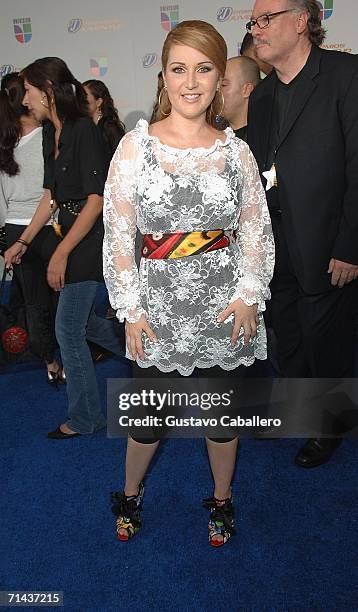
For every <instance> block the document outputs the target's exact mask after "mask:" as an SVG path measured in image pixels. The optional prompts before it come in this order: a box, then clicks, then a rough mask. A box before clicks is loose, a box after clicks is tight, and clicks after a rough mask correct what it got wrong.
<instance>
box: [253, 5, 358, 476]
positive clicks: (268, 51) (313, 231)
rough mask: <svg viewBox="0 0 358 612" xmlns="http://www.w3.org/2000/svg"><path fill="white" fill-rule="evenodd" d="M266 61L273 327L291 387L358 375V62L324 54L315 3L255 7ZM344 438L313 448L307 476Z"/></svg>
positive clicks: (311, 443) (302, 455)
mask: <svg viewBox="0 0 358 612" xmlns="http://www.w3.org/2000/svg"><path fill="white" fill-rule="evenodd" d="M247 29H248V31H250V32H252V35H253V39H254V43H255V49H256V53H257V55H258V57H259V58H260V59H262V60H263V61H265V62H268V63H270V64H272V65H273V67H274V70H273V72H272V74H271V75H270V76H268V77H267V78H266V79H265V80H264V81H263V82H262V83H261V84H260V85H259V86H258V87H257V88H256V89H255V91H254V92H253V93H252V94H251V96H250V101H249V124H248V143H249V145H250V147H251V149H252V151H253V153H254V155H255V157H256V160H257V163H258V166H259V169H260V172H261V174H262V175H263V177H264V179H265V180H264V185H265V187H266V191H267V199H268V204H269V208H270V211H271V218H272V224H273V230H274V235H275V241H276V266H275V273H274V277H273V280H272V283H271V292H272V300H271V302H270V303H269V316H270V322H271V324H272V326H273V328H274V330H275V332H276V336H277V343H278V359H279V364H280V371H281V374H282V376H283V377H292V378H294V377H302V378H309V377H316V378H336V377H350V376H353V358H354V312H355V309H356V300H357V282H358V281H356V280H355V279H357V276H358V266H357V264H358V57H357V56H355V55H349V54H346V53H340V52H335V51H326V50H323V49H320V48H319V45H321V43H322V42H323V40H324V35H325V32H324V30H323V28H322V26H321V21H320V7H319V5H318V4H317V2H316V1H315V0H257V1H256V2H255V5H254V9H253V13H252V19H251V21H250V22H249V23H248V24H247ZM339 442H340V440H339V439H338V438H336V439H335V438H333V439H332V438H330V439H327V438H323V437H322V438H321V437H318V438H311V439H310V440H308V441H307V442H306V444H305V445H304V446H303V448H302V449H301V450H300V451H299V453H298V455H297V456H296V459H295V462H296V464H297V465H299V466H301V467H314V466H316V465H320V464H321V463H324V462H325V461H327V460H328V459H329V458H330V456H331V455H332V454H333V452H334V450H335V449H336V448H337V446H338V444H339Z"/></svg>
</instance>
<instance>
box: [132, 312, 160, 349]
mask: <svg viewBox="0 0 358 612" xmlns="http://www.w3.org/2000/svg"><path fill="white" fill-rule="evenodd" d="M125 329H126V342H127V348H128V350H129V352H130V354H131V355H132V357H133V359H136V358H137V355H138V356H139V357H140V359H144V351H143V342H142V334H146V335H147V336H148V338H149V340H150V341H151V342H157V340H158V338H157V336H156V335H155V333H154V331H153V330H152V328H151V327H150V325H149V323H148V321H147V319H146V318H145V316H144V315H142V316H141V318H140V319H139V321H137V322H136V323H128V321H126V326H125Z"/></svg>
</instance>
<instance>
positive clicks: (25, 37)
mask: <svg viewBox="0 0 358 612" xmlns="http://www.w3.org/2000/svg"><path fill="white" fill-rule="evenodd" d="M13 24H14V34H15V38H16V40H17V41H18V42H19V43H22V44H24V43H28V42H30V40H31V38H32V29H31V19H30V17H21V18H20V19H13Z"/></svg>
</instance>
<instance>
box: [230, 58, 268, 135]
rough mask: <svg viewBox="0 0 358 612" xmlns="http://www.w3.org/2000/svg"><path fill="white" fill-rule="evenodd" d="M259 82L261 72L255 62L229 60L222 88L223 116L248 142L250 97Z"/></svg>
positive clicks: (249, 60)
mask: <svg viewBox="0 0 358 612" xmlns="http://www.w3.org/2000/svg"><path fill="white" fill-rule="evenodd" d="M259 82H260V70H259V67H258V65H257V64H256V62H254V60H252V59H250V58H248V57H231V58H230V59H228V61H227V64H226V71H225V77H224V79H223V82H222V86H221V87H222V92H223V95H224V101H225V103H224V107H223V110H222V113H221V114H222V116H223V117H224V118H225V119H226V120H227V121H228V122H229V123H230V127H232V129H233V130H234V132H235V134H236V136H238V137H239V138H241V139H242V140H246V133H247V110H248V105H249V97H250V94H251V92H252V91H253V90H254V89H255V87H256V85H258V84H259Z"/></svg>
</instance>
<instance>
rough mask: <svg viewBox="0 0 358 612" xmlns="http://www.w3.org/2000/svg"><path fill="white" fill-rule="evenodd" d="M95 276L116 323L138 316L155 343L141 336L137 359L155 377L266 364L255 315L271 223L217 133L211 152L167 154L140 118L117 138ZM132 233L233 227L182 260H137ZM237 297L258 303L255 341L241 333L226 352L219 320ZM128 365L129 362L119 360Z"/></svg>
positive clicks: (236, 152)
mask: <svg viewBox="0 0 358 612" xmlns="http://www.w3.org/2000/svg"><path fill="white" fill-rule="evenodd" d="M104 224H105V239H104V245H103V249H104V277H105V281H106V284H107V287H108V292H109V298H110V302H111V305H112V307H113V308H114V309H115V310H117V317H118V318H119V320H120V321H123V320H124V319H127V321H129V322H136V321H138V319H139V318H140V317H141V315H143V314H144V315H145V316H146V317H147V319H148V321H149V324H150V326H151V327H152V329H153V330H154V332H155V334H156V335H157V337H158V342H156V343H154V342H150V341H149V339H148V338H147V336H145V335H143V339H144V352H145V359H144V360H141V359H140V358H137V362H138V364H139V365H140V366H141V367H149V366H152V365H155V366H156V367H157V368H158V369H159V370H161V371H163V372H169V371H172V370H178V371H179V372H180V374H182V375H184V376H187V375H189V374H191V373H192V371H193V369H194V367H198V368H210V367H212V366H215V365H218V366H220V367H221V368H222V369H224V370H232V369H234V368H236V367H238V366H239V365H240V364H244V365H246V366H248V365H250V364H252V363H253V361H254V360H255V358H257V359H265V358H266V331H265V325H264V321H263V316H262V311H263V310H264V309H265V300H267V299H269V297H270V293H269V289H268V285H269V282H270V280H271V277H272V274H273V267H274V242H273V236H272V231H271V224H270V217H269V212H268V209H267V204H266V197H265V192H264V190H263V187H262V184H261V180H260V176H259V173H258V169H257V166H256V162H255V160H254V157H253V155H252V153H251V151H250V149H249V147H248V146H247V145H246V143H245V142H243V141H242V140H239V139H238V138H236V137H235V135H234V133H233V131H232V130H231V129H230V128H228V129H227V130H226V140H225V142H221V141H220V140H219V139H218V140H217V141H216V142H215V144H214V145H213V146H212V147H210V148H197V149H176V148H173V147H169V146H167V145H164V144H162V143H161V142H160V141H159V139H158V138H157V137H154V136H150V135H149V134H148V123H147V122H146V121H145V120H143V119H141V120H140V121H138V123H137V125H136V127H135V129H134V130H132V131H131V132H129V133H128V134H126V136H125V137H124V138H123V139H122V140H121V142H120V144H119V147H118V149H117V151H116V153H115V155H114V157H113V160H112V163H111V166H110V170H109V174H108V178H107V183H106V186H105V194H104ZM137 227H138V229H139V231H140V232H141V234H153V233H173V232H181V231H182V232H190V231H203V230H214V229H219V228H223V229H234V230H236V232H237V240H236V242H235V241H233V242H232V244H231V245H230V246H229V247H227V248H224V249H220V250H216V251H212V252H211V253H202V254H197V255H192V256H189V257H184V258H182V259H162V260H160V259H145V258H142V260H141V263H140V268H139V271H138V269H137V266H136V263H135V259H134V252H135V236H136V228H137ZM238 298H241V299H242V300H243V301H244V302H245V303H246V304H249V305H251V304H256V303H257V304H258V311H259V325H258V330H257V335H256V338H255V340H254V341H253V342H251V343H249V344H248V345H246V346H244V344H243V330H241V333H240V336H239V339H238V342H237V344H236V345H235V346H232V344H231V341H230V337H231V333H232V328H233V316H231V317H230V318H229V319H228V320H227V321H225V322H224V323H218V322H217V317H218V315H219V313H220V312H221V311H222V310H224V308H226V307H227V306H228V304H229V303H231V302H233V301H235V300H236V299H238ZM127 357H129V358H130V355H129V354H127Z"/></svg>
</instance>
